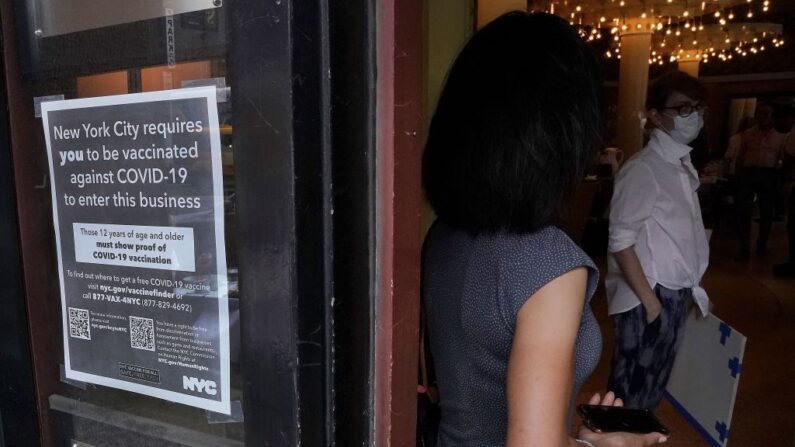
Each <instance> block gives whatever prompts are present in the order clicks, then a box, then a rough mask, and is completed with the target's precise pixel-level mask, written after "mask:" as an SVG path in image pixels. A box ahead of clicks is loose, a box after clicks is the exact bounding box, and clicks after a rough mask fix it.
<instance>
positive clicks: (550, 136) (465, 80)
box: [423, 12, 602, 233]
mask: <svg viewBox="0 0 795 447" xmlns="http://www.w3.org/2000/svg"><path fill="white" fill-rule="evenodd" d="M600 99H601V85H600V81H599V77H598V76H597V64H596V59H595V58H594V57H593V55H592V54H591V52H590V49H589V48H588V47H587V45H586V44H585V43H584V42H583V40H582V38H581V37H580V36H579V35H578V33H577V32H576V31H575V29H574V28H573V27H571V26H570V25H569V24H568V23H567V22H565V21H564V20H562V19H561V18H559V17H556V16H554V15H550V14H543V13H534V14H527V13H524V12H511V13H508V14H505V15H503V16H501V17H499V18H497V19H496V20H494V21H493V22H491V23H490V24H488V25H486V26H485V27H483V28H482V29H481V30H480V31H478V32H477V33H475V35H474V36H473V37H472V39H471V40H470V41H469V43H467V45H466V46H465V47H464V49H463V50H462V51H461V53H460V54H459V55H458V58H457V59H456V61H455V63H454V64H453V67H452V68H451V70H450V73H449V74H448V77H447V82H446V84H445V87H444V90H443V91H442V94H441V97H440V98H439V103H438V105H437V107H436V113H434V116H433V120H432V121H431V126H430V130H429V134H428V141H427V144H426V147H425V155H424V159H423V183H424V186H425V193H426V196H427V198H428V201H429V202H430V204H431V206H432V207H433V209H434V211H436V214H437V216H438V217H439V219H440V220H441V221H443V222H445V223H447V224H448V225H450V226H452V227H454V228H459V229H464V230H467V231H469V232H471V233H481V232H498V231H509V232H514V233H523V232H532V231H535V230H537V229H539V228H541V227H543V226H545V225H549V224H551V223H553V222H554V221H555V219H556V218H557V217H558V214H559V212H560V209H561V207H562V204H563V202H564V200H566V199H567V198H568V196H569V195H570V194H571V193H572V192H573V191H574V189H575V187H576V186H577V185H578V184H579V182H580V181H581V180H582V177H583V175H584V172H585V169H586V166H587V164H588V163H589V162H590V161H591V159H592V158H593V156H594V155H595V152H596V149H597V148H598V147H599V146H600V145H601V131H602V118H601V116H602V115H601V113H600V112H601V110H600V106H601V101H600Z"/></svg>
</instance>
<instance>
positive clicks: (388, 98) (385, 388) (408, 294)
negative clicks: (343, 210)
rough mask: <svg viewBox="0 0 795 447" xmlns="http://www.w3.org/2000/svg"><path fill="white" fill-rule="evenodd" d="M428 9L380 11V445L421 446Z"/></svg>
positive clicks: (387, 1) (407, 6) (389, 4)
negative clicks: (418, 440)
mask: <svg viewBox="0 0 795 447" xmlns="http://www.w3.org/2000/svg"><path fill="white" fill-rule="evenodd" d="M424 13H425V10H424V6H423V2H422V1H421V0H406V1H400V2H397V1H395V0H381V1H380V2H378V9H377V14H378V18H377V21H376V23H377V37H376V39H377V45H376V48H377V59H376V60H377V69H376V72H377V83H376V85H377V87H376V104H377V106H376V117H377V124H376V135H377V142H376V154H377V155H376V175H377V209H378V225H377V234H378V240H377V255H378V265H377V269H376V272H377V273H376V274H377V284H378V290H377V294H376V297H377V298H376V328H375V337H376V360H375V390H376V392H375V403H374V405H375V411H374V417H375V439H374V441H375V445H378V446H389V445H394V446H411V445H414V443H415V435H416V422H417V417H416V410H417V360H418V347H419V343H418V336H419V296H420V251H421V242H420V237H421V236H420V234H421V233H420V231H421V216H420V213H421V205H422V184H421V171H422V169H421V165H422V148H423V145H424V136H423V111H424V107H423V102H424V95H423V79H424V75H423V67H424V65H425V63H424V58H423V55H424V52H423V41H424V36H425V32H424V21H425V18H424Z"/></svg>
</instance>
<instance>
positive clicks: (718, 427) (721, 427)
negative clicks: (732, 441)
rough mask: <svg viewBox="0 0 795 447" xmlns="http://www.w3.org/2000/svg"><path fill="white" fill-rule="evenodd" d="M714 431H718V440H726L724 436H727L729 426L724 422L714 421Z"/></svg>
mask: <svg viewBox="0 0 795 447" xmlns="http://www.w3.org/2000/svg"><path fill="white" fill-rule="evenodd" d="M715 431H717V432H718V437H719V438H720V442H726V438H728V437H729V427H727V426H726V423H725V422H720V421H715Z"/></svg>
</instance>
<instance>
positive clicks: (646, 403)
mask: <svg viewBox="0 0 795 447" xmlns="http://www.w3.org/2000/svg"><path fill="white" fill-rule="evenodd" d="M654 293H655V294H656V295H657V298H658V299H659V300H660V303H661V304H662V310H661V311H660V315H659V316H658V317H657V318H656V319H655V320H654V321H652V322H651V323H647V322H646V308H645V307H644V306H643V305H639V306H636V307H635V308H633V309H631V310H628V311H626V312H622V313H620V314H616V315H613V334H614V336H615V348H614V350H613V360H612V363H611V371H610V377H609V379H608V384H607V389H608V390H610V391H613V392H614V393H615V394H616V396H617V397H620V398H621V399H622V400H623V401H624V405H625V406H626V407H627V408H647V409H650V410H653V409H654V408H655V407H657V404H659V403H660V400H662V396H663V392H664V391H665V385H666V384H667V383H668V377H669V376H670V375H671V369H672V368H673V366H674V359H675V358H676V350H677V348H678V347H679V343H680V342H681V336H682V328H683V327H684V323H685V319H686V318H687V312H688V310H689V309H690V304H691V303H692V302H693V292H692V290H691V289H680V290H670V289H666V288H665V287H662V286H660V285H657V286H656V287H655V288H654Z"/></svg>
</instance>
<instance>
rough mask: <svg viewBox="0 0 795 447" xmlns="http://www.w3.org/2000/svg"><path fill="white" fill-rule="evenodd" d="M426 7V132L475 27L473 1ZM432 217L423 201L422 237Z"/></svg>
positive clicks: (437, 1)
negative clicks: (456, 62)
mask: <svg viewBox="0 0 795 447" xmlns="http://www.w3.org/2000/svg"><path fill="white" fill-rule="evenodd" d="M485 3H486V2H484V1H482V0H481V1H480V2H479V4H481V5H482V4H485ZM426 8H427V11H426V27H427V28H426V33H425V36H426V42H425V61H426V64H425V67H426V69H425V110H424V120H423V121H424V123H425V128H426V129H427V128H428V126H429V125H430V122H431V117H432V116H433V112H434V110H436V102H437V101H438V99H439V95H440V94H441V92H442V87H443V86H444V81H445V79H446V78H447V72H448V71H449V70H450V66H451V65H452V64H453V61H454V60H455V58H456V56H458V53H459V51H461V48H463V46H464V44H466V42H467V41H468V40H469V38H470V37H472V33H473V30H474V27H475V0H429V1H427V2H426ZM426 135H427V134H426ZM434 218H435V215H434V214H433V210H431V208H430V206H429V205H428V203H427V202H425V201H423V209H422V237H423V238H424V237H425V232H426V231H427V230H428V228H429V227H430V226H431V224H432V223H433V220H434Z"/></svg>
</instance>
